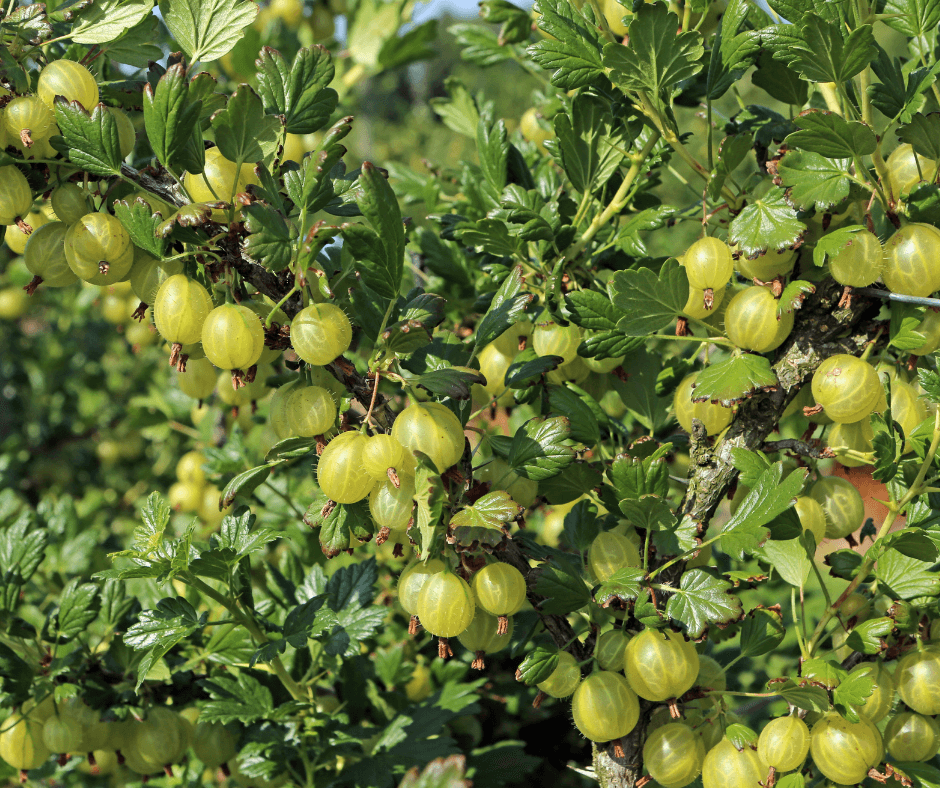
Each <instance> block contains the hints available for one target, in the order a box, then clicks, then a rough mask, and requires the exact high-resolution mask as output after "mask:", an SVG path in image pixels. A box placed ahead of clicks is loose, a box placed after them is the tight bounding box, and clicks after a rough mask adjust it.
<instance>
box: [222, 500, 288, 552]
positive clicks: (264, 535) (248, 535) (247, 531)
mask: <svg viewBox="0 0 940 788" xmlns="http://www.w3.org/2000/svg"><path fill="white" fill-rule="evenodd" d="M279 537H280V534H279V533H278V532H277V531H276V530H275V529H274V528H270V527H268V526H266V525H262V526H260V527H257V528H256V527H255V516H254V515H253V514H252V513H251V511H250V510H249V509H248V507H246V506H240V507H238V509H236V510H235V511H234V512H233V513H232V514H230V515H227V516H226V517H225V518H224V519H223V520H222V525H221V526H220V528H219V533H218V535H217V536H214V537H213V538H212V540H211V541H210V544H211V545H212V547H213V548H218V549H221V550H231V551H232V552H233V553H234V554H235V556H236V557H237V558H241V557H242V556H246V555H249V554H250V553H254V552H256V551H258V550H260V549H261V548H263V547H264V546H265V545H266V544H268V542H273V541H274V540H275V539H278V538H279Z"/></svg>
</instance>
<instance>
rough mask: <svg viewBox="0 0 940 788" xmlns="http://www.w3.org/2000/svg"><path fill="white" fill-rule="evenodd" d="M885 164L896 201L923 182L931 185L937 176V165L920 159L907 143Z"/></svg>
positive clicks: (893, 152)
mask: <svg viewBox="0 0 940 788" xmlns="http://www.w3.org/2000/svg"><path fill="white" fill-rule="evenodd" d="M885 164H886V165H887V168H888V186H889V188H890V189H891V196H892V197H893V198H895V199H896V198H898V197H901V196H902V195H904V194H906V193H907V192H909V191H911V190H912V189H913V188H914V187H915V186H917V184H918V183H921V181H922V180H925V181H927V182H928V183H929V182H930V181H932V180H933V179H934V178H935V177H936V175H937V163H936V162H935V161H932V160H931V159H928V158H927V157H925V156H920V157H918V156H917V154H916V153H914V148H913V147H912V146H911V145H909V144H907V143H904V144H903V145H898V147H896V148H895V149H894V150H893V151H891V155H890V156H888V158H887V160H886V161H885Z"/></svg>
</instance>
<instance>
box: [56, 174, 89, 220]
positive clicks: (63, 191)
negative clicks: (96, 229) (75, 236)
mask: <svg viewBox="0 0 940 788" xmlns="http://www.w3.org/2000/svg"><path fill="white" fill-rule="evenodd" d="M49 202H50V203H51V205H52V210H53V211H54V212H55V215H56V216H57V217H58V218H59V221H60V222H65V223H66V224H67V225H69V224H75V222H77V221H78V220H79V219H81V218H82V217H83V216H84V215H85V214H88V213H91V208H90V207H89V205H88V200H87V199H86V193H85V190H84V189H83V188H82V187H81V186H79V185H78V184H77V183H63V184H62V185H61V186H58V187H56V189H55V191H53V192H52V196H51V197H50V198H49Z"/></svg>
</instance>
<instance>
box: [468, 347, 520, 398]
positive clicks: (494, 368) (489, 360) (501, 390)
mask: <svg viewBox="0 0 940 788" xmlns="http://www.w3.org/2000/svg"><path fill="white" fill-rule="evenodd" d="M477 358H478V359H479V361H480V374H481V375H483V377H484V378H486V383H484V384H482V385H480V384H479V383H475V384H474V385H473V394H474V401H476V402H479V403H481V404H482V403H485V402H489V401H490V400H492V399H494V398H495V399H496V404H497V405H499V406H501V407H507V406H508V405H512V404H513V402H515V399H514V398H513V394H512V390H511V389H509V388H508V387H507V386H506V382H505V380H506V371H507V370H508V369H509V366H510V364H512V359H513V356H511V355H504V354H503V353H501V352H500V351H499V349H498V348H497V347H496V345H495V344H493V343H490V344H489V345H487V346H486V347H485V348H483V350H481V351H480V354H479V356H477Z"/></svg>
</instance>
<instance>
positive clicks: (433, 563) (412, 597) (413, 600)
mask: <svg viewBox="0 0 940 788" xmlns="http://www.w3.org/2000/svg"><path fill="white" fill-rule="evenodd" d="M443 571H444V562H443V561H441V560H440V559H439V558H432V559H431V560H430V561H427V562H426V563H423V562H421V561H415V563H413V564H411V565H410V566H408V567H406V568H405V569H404V571H403V572H402V573H401V576H400V577H399V578H398V601H399V602H400V603H401V606H402V607H403V608H404V609H405V612H406V613H408V615H410V616H415V615H417V611H418V596H419V594H420V593H421V589H422V588H423V586H424V583H425V581H426V580H427V579H428V578H429V577H430V576H431V575H436V574H438V573H439V572H443Z"/></svg>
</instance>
